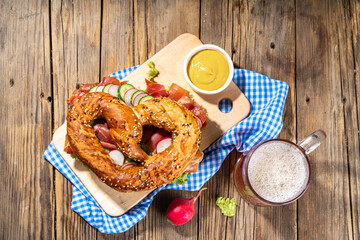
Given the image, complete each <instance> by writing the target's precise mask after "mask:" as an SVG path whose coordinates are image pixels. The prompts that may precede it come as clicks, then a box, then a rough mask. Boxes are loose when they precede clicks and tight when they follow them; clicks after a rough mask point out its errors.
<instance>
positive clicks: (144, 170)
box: [67, 92, 200, 192]
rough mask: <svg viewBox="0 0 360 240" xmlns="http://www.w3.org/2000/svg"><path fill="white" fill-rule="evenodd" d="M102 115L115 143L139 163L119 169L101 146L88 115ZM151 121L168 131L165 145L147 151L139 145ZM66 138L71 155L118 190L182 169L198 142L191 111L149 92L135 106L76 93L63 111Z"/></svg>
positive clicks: (167, 178) (154, 182)
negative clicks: (156, 151) (147, 97)
mask: <svg viewBox="0 0 360 240" xmlns="http://www.w3.org/2000/svg"><path fill="white" fill-rule="evenodd" d="M99 118H104V119H105V120H106V122H107V124H108V125H109V127H110V136H111V138H112V140H113V141H114V143H115V144H116V146H117V147H118V148H119V149H120V150H121V151H122V152H123V153H124V154H125V155H127V156H128V157H129V158H132V159H133V160H135V161H137V162H138V166H134V167H130V168H127V169H123V168H122V167H121V166H119V165H117V164H114V162H113V160H112V159H111V158H110V156H109V154H108V152H107V151H106V150H105V149H104V148H103V147H102V146H101V144H100V142H99V141H98V139H97V137H96V135H95V132H94V129H93V128H92V126H91V125H90V121H92V120H94V119H99ZM143 125H154V126H155V127H158V128H163V129H165V130H167V131H169V132H172V143H171V145H170V147H168V148H167V149H166V150H165V151H163V152H161V153H159V154H154V155H152V156H149V155H147V154H146V153H145V152H144V151H143V150H142V148H141V147H140V146H139V145H138V144H139V143H140V141H141V138H142V126H143ZM67 138H68V141H69V144H70V146H71V148H72V149H73V151H74V153H75V154H76V156H77V157H78V158H79V159H80V160H81V161H82V162H83V163H85V164H86V165H87V166H88V167H89V168H90V169H91V170H92V171H93V172H94V173H95V174H96V175H97V176H98V177H99V178H100V180H101V181H103V182H105V183H106V184H107V185H109V186H110V187H112V188H114V189H115V190H117V191H120V192H133V191H143V190H150V189H154V188H156V187H158V186H161V185H163V184H167V183H169V182H171V181H173V180H174V179H175V178H177V177H178V176H179V175H180V174H181V173H183V172H184V170H185V169H186V167H187V166H188V165H189V164H190V162H191V160H192V158H193V157H194V156H195V154H196V153H197V151H198V149H199V145H200V128H199V123H198V121H197V120H196V118H195V116H194V115H193V114H192V113H191V112H190V111H189V110H188V109H186V108H185V107H183V106H181V105H179V104H177V103H176V102H174V101H173V100H171V99H170V98H166V97H160V98H153V99H150V100H147V101H145V102H143V103H142V104H139V105H137V106H135V107H130V106H128V105H126V104H125V103H124V102H123V101H121V100H120V99H118V98H116V97H113V96H111V95H109V94H107V93H102V92H94V93H86V94H84V95H83V96H81V97H79V98H77V99H76V100H75V101H74V102H73V103H72V104H71V105H70V108H69V112H68V115H67Z"/></svg>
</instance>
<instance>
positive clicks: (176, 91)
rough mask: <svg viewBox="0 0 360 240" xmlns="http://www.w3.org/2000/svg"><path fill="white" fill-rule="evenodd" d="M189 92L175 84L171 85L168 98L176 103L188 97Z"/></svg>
mask: <svg viewBox="0 0 360 240" xmlns="http://www.w3.org/2000/svg"><path fill="white" fill-rule="evenodd" d="M189 94H190V92H189V91H188V90H185V89H183V88H182V87H180V86H179V85H177V84H176V83H173V84H171V86H170V88H169V98H171V99H173V100H174V101H178V100H179V99H181V98H182V97H185V96H186V97H188V96H189Z"/></svg>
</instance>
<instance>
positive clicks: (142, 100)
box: [138, 95, 154, 104]
mask: <svg viewBox="0 0 360 240" xmlns="http://www.w3.org/2000/svg"><path fill="white" fill-rule="evenodd" d="M152 98H154V97H153V96H151V95H148V96H145V97H142V98H141V99H140V100H139V103H138V104H141V103H143V102H145V101H147V100H149V99H152Z"/></svg>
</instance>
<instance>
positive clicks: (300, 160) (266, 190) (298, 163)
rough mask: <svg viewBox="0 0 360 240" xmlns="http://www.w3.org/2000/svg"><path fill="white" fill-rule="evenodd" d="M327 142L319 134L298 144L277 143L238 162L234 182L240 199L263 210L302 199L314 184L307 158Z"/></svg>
mask: <svg viewBox="0 0 360 240" xmlns="http://www.w3.org/2000/svg"><path fill="white" fill-rule="evenodd" d="M325 138H326V134H325V133H324V132H323V131H322V130H317V131H315V132H314V133H312V134H311V135H310V136H308V137H306V138H305V139H303V140H302V141H300V142H299V143H298V144H294V143H292V142H290V141H287V140H280V139H273V140H268V141H265V142H262V143H260V144H259V145H258V146H256V147H255V148H254V149H252V150H251V151H250V152H248V153H247V154H246V155H245V156H242V157H240V158H239V159H238V161H237V163H236V166H235V171H234V179H235V186H236V189H237V190H238V192H239V193H240V195H241V196H242V197H243V198H244V199H245V200H246V201H247V202H249V203H251V204H253V205H259V206H282V205H286V204H289V203H292V202H294V201H296V200H297V199H299V198H300V197H301V196H302V195H303V194H304V192H305V191H306V189H307V187H308V186H309V183H310V175H311V168H310V162H309V159H308V157H307V154H309V153H310V152H312V151H313V150H315V148H317V147H318V146H319V145H320V144H321V142H323V141H324V139H325Z"/></svg>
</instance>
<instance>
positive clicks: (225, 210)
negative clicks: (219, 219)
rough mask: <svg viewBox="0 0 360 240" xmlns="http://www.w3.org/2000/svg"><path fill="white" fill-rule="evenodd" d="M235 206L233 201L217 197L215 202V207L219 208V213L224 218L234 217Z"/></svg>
mask: <svg viewBox="0 0 360 240" xmlns="http://www.w3.org/2000/svg"><path fill="white" fill-rule="evenodd" d="M236 205H237V204H236V202H235V200H234V199H230V198H223V197H218V199H217V200H216V206H218V207H219V208H220V210H221V213H222V214H223V215H224V216H228V217H231V216H234V215H235V209H236Z"/></svg>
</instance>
